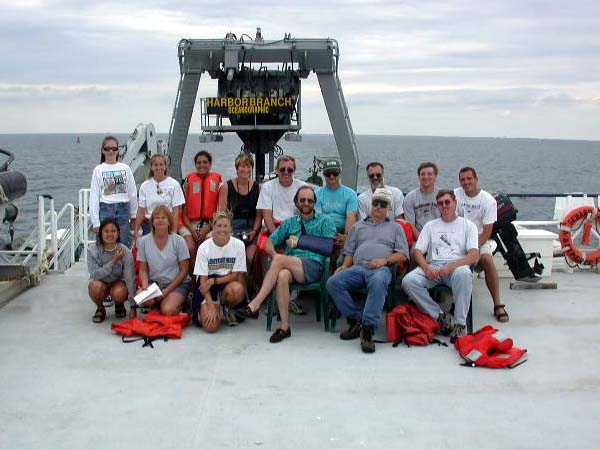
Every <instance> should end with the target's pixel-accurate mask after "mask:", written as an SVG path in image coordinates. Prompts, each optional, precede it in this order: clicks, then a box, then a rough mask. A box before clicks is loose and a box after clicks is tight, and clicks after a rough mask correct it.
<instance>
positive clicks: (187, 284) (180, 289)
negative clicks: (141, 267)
mask: <svg viewBox="0 0 600 450" xmlns="http://www.w3.org/2000/svg"><path fill="white" fill-rule="evenodd" d="M148 283H149V284H152V283H153V281H151V280H149V281H148ZM156 284H158V287H159V288H160V289H161V290H163V289H164V288H166V287H167V286H168V285H169V284H171V283H156ZM191 287H192V282H191V281H190V279H189V278H186V279H185V280H183V282H182V283H181V284H180V285H179V286H177V287H176V288H175V289H173V292H177V293H178V294H181V295H183V296H184V297H185V296H187V295H188V293H189V292H190V289H191Z"/></svg>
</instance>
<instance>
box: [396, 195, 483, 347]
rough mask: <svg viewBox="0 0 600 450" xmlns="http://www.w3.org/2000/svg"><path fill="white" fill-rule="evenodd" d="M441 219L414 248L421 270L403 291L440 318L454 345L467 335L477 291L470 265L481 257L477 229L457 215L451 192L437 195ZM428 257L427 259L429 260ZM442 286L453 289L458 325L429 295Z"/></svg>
mask: <svg viewBox="0 0 600 450" xmlns="http://www.w3.org/2000/svg"><path fill="white" fill-rule="evenodd" d="M436 204H437V207H438V209H439V210H440V215H441V217H440V218H439V219H434V220H432V221H430V222H427V223H426V224H425V226H424V227H423V229H422V230H421V234H419V239H417V243H416V244H415V247H414V248H413V254H412V256H413V258H414V260H415V261H416V263H417V265H418V266H419V267H417V268H416V269H415V270H413V271H412V272H409V273H408V274H407V275H406V276H405V277H404V279H403V280H402V288H403V289H404V291H405V292H406V293H407V294H408V296H409V297H410V299H411V300H412V301H414V302H415V303H416V305H417V306H418V307H419V309H420V310H421V311H423V312H425V313H427V314H429V315H430V316H431V317H432V318H433V319H436V320H437V321H438V322H439V324H440V329H441V333H442V334H444V335H446V336H447V335H450V336H451V338H450V340H451V341H452V342H454V341H456V338H458V337H460V336H463V335H465V334H466V333H467V332H466V320H467V313H468V312H469V303H470V301H471V292H472V290H473V275H472V274H471V270H470V268H469V266H471V264H475V263H476V262H477V259H478V257H479V250H478V248H479V247H478V245H477V227H475V225H474V224H473V223H472V222H470V221H469V220H466V219H464V218H462V217H459V216H458V215H457V214H456V196H455V195H454V192H453V191H451V190H448V189H441V190H439V191H438V193H437V195H436ZM425 254H427V259H425V256H424V255H425ZM438 284H444V285H446V286H450V288H451V289H452V297H453V300H454V325H452V323H451V318H450V316H449V315H447V314H446V313H445V312H443V311H442V309H441V308H440V305H438V304H437V303H436V302H435V301H434V300H433V299H432V298H431V296H430V295H429V292H428V289H431V288H432V287H434V286H437V285H438Z"/></svg>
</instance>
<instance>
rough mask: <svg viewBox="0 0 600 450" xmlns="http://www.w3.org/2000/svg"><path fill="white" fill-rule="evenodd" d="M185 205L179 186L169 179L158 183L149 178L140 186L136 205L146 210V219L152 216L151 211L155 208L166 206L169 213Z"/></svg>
mask: <svg viewBox="0 0 600 450" xmlns="http://www.w3.org/2000/svg"><path fill="white" fill-rule="evenodd" d="M184 203H185V197H184V196H183V191H182V190H181V186H180V185H179V183H178V182H177V181H175V180H174V179H173V178H171V177H167V178H165V179H164V180H162V181H161V182H160V183H158V182H157V181H156V180H155V179H154V178H150V179H149V180H146V181H144V182H143V183H142V185H141V186H140V193H139V201H138V204H139V206H141V207H142V208H146V214H145V215H146V219H149V218H150V216H151V215H152V211H154V209H155V208H156V207H157V206H160V205H166V206H167V208H169V211H171V212H173V209H174V208H175V207H177V206H181V205H183V204H184Z"/></svg>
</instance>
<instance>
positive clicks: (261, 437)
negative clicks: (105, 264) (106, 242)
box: [0, 263, 600, 450]
mask: <svg viewBox="0 0 600 450" xmlns="http://www.w3.org/2000/svg"><path fill="white" fill-rule="evenodd" d="M599 277H600V275H599V274H598V273H595V272H579V273H574V274H569V273H554V274H553V276H552V280H553V281H556V282H557V283H558V289H557V290H509V289H508V286H509V281H510V280H508V279H502V280H501V285H502V298H503V301H505V302H506V303H507V306H508V311H509V313H510V315H511V321H510V322H509V323H507V324H505V325H502V326H501V327H500V328H501V329H502V330H503V331H504V333H505V334H506V335H508V336H510V337H512V338H513V339H514V341H515V343H516V345H518V346H520V347H524V348H527V349H528V353H529V360H528V362H527V363H525V364H523V365H521V366H519V367H517V368H515V369H512V370H511V369H502V370H491V369H484V368H468V367H463V366H461V365H460V363H461V359H460V358H459V356H458V353H457V352H456V351H455V350H454V348H453V347H448V348H444V347H439V346H437V345H431V346H428V347H411V348H408V347H405V346H402V345H401V346H399V347H397V348H392V346H391V345H389V344H377V351H376V353H375V354H372V355H366V354H363V353H361V351H360V347H359V344H358V342H357V341H351V342H344V341H341V340H340V339H339V337H338V335H337V333H325V332H324V331H323V327H322V324H320V323H316V322H315V321H314V314H311V312H310V311H309V313H308V314H307V315H306V316H302V317H293V318H292V333H293V336H292V338H291V339H287V340H285V341H284V342H282V343H280V344H276V345H274V344H270V343H269V342H268V337H269V333H268V332H266V331H265V318H264V316H262V315H261V318H260V320H259V321H250V323H249V321H246V322H245V323H243V324H241V325H240V326H238V327H234V328H227V327H222V328H221V329H220V330H219V332H218V333H216V334H214V335H208V334H206V333H204V332H203V331H202V330H200V329H197V328H192V327H188V328H187V329H186V330H185V331H184V336H183V339H181V340H179V341H177V340H173V341H168V342H163V341H156V342H155V344H154V347H155V348H154V349H152V348H141V343H139V342H137V343H131V344H124V343H122V342H121V339H120V337H119V336H117V335H115V334H113V333H112V332H111V331H110V323H111V322H112V321H114V320H115V319H114V314H111V313H112V312H113V311H112V310H109V315H108V319H107V321H106V322H104V323H103V324H99V325H97V324H93V323H92V322H91V316H92V314H93V312H94V307H93V305H92V303H91V302H90V301H89V299H88V297H87V288H86V286H87V271H86V269H85V267H84V266H83V265H82V264H81V263H79V264H77V265H76V266H75V267H73V268H72V269H70V270H69V271H68V272H67V273H65V274H52V275H48V276H46V277H45V278H44V279H43V280H42V283H41V284H40V285H39V286H37V287H35V288H32V289H29V290H27V291H25V292H24V293H22V294H21V295H20V296H19V297H17V298H16V299H14V300H13V301H12V302H10V303H9V304H8V305H7V306H5V307H4V308H2V309H1V310H0V343H1V344H0V352H1V356H0V358H1V361H2V362H1V363H0V364H1V369H0V405H2V406H1V408H0V448H1V449H30V450H33V449H42V448H43V449H78V450H81V449H86V450H93V449H101V448H115V449H119V448H125V449H129V448H142V449H171V448H172V449H179V450H184V449H199V448H204V449H211V448H239V449H250V448H256V449H264V450H270V449H273V450H281V449H344V450H347V449H392V448H409V449H434V448H443V449H465V448H473V449H478V450H482V449H520V448H527V449H544V450H548V449H564V448H577V449H592V448H594V449H595V448H597V446H598V444H597V436H596V431H597V430H596V427H597V424H598V416H600V393H599V391H600V370H599V368H600V364H599V363H598V360H597V359H596V354H595V350H594V349H597V348H598V346H599V345H600V333H598V325H599V324H600V303H599V302H598V295H597V293H595V289H596V288H598V286H599V285H600V283H599V279H600V278H599ZM473 299H474V310H475V311H474V312H475V313H474V325H475V327H476V328H479V327H481V326H483V325H485V324H487V323H491V324H496V322H494V320H493V317H492V315H491V309H492V308H491V301H490V298H489V294H488V292H487V290H486V287H485V284H484V281H483V280H481V279H478V280H476V281H475V289H474V296H473ZM338 324H339V322H338ZM338 327H339V325H338ZM378 333H379V334H380V336H379V337H380V338H383V333H384V328H383V327H380V331H379V332H378Z"/></svg>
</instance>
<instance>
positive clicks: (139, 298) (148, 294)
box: [133, 283, 162, 306]
mask: <svg viewBox="0 0 600 450" xmlns="http://www.w3.org/2000/svg"><path fill="white" fill-rule="evenodd" d="M160 295H162V291H161V290H160V288H159V287H158V284H156V283H152V284H151V285H150V286H148V289H146V290H144V291H142V292H140V293H139V294H138V295H136V296H135V297H133V300H134V301H135V303H136V304H137V305H138V306H140V305H142V304H143V303H145V302H147V301H148V300H150V299H153V298H155V297H158V296H160Z"/></svg>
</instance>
